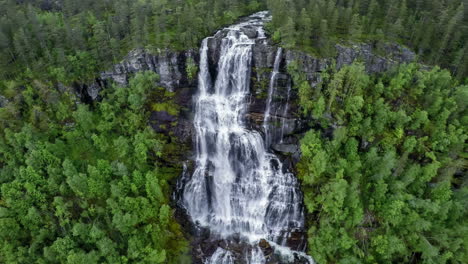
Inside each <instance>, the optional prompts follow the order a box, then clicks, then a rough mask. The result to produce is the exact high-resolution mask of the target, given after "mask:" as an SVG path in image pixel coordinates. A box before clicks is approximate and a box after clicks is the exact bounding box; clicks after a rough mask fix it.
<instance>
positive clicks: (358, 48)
mask: <svg viewBox="0 0 468 264" xmlns="http://www.w3.org/2000/svg"><path fill="white" fill-rule="evenodd" d="M242 30H243V31H244V33H245V34H246V35H248V36H249V37H251V38H255V37H256V36H257V34H258V32H257V31H255V30H250V31H249V28H248V27H247V28H244V29H242ZM225 33H226V32H225V31H223V30H221V31H219V32H218V33H217V34H216V35H215V36H214V37H213V38H211V39H210V40H209V43H208V46H209V50H210V52H209V60H210V65H212V66H211V68H210V72H211V73H212V75H215V73H216V72H217V64H216V62H217V61H218V58H219V56H220V47H221V39H222V38H223V37H224V35H225ZM335 47H336V50H337V53H336V54H337V55H336V56H335V57H334V58H316V57H314V56H311V55H308V54H306V53H303V52H299V51H294V50H284V51H283V52H282V55H281V58H280V60H281V61H280V68H279V74H278V75H277V77H276V81H275V87H274V89H273V91H274V93H273V94H272V100H271V110H270V115H271V118H270V120H271V121H270V123H271V124H270V125H269V129H270V130H271V133H272V134H273V141H272V148H273V149H274V150H275V151H278V152H280V153H283V154H286V156H288V157H291V158H292V159H291V161H292V162H294V161H297V159H298V158H299V155H300V153H299V148H298V144H297V142H298V135H300V134H301V133H303V132H304V131H305V130H306V129H307V126H306V122H305V121H304V120H301V118H300V115H299V112H298V106H297V93H296V89H294V83H293V82H292V79H291V77H290V75H289V74H288V73H287V70H286V69H287V65H289V64H290V63H291V62H293V61H295V62H296V63H297V64H298V67H299V70H301V71H303V72H304V74H305V76H306V77H307V80H308V81H309V82H310V84H311V86H312V87H315V86H316V85H317V84H318V83H319V82H320V81H321V72H323V71H324V70H325V69H327V67H330V66H331V65H332V61H333V60H335V62H336V64H335V65H336V67H337V68H338V69H339V68H341V67H343V66H345V65H349V64H351V63H353V62H354V61H361V62H363V63H364V65H365V67H366V70H367V72H369V73H379V72H383V71H386V70H388V69H390V68H391V67H392V66H394V65H397V64H400V63H409V62H412V61H414V60H415V54H414V53H413V52H412V51H410V50H409V49H407V48H405V47H401V46H399V45H396V44H388V45H386V46H384V47H383V50H384V52H383V53H384V54H385V56H383V55H379V54H378V53H377V52H376V51H375V50H376V49H375V48H374V47H373V46H372V45H371V44H355V45H352V46H343V45H336V46H335ZM277 50H278V47H277V46H275V45H274V44H273V43H272V42H271V41H270V40H269V39H266V40H257V41H256V44H255V45H254V47H253V54H252V56H253V57H252V59H253V61H252V62H253V67H252V76H251V95H250V111H249V113H248V115H249V120H250V121H251V122H250V125H251V126H252V127H254V128H256V129H258V130H259V131H262V130H263V128H262V122H263V119H264V113H265V108H266V102H267V97H268V88H269V81H270V77H271V71H272V69H273V64H274V61H275V57H276V52H277ZM190 58H191V59H192V60H193V61H194V62H195V63H198V61H199V54H198V51H196V50H187V51H179V52H176V51H170V50H163V51H161V52H159V53H157V54H150V53H148V52H146V51H144V50H142V49H136V50H134V51H132V52H130V53H129V54H128V56H127V57H126V58H125V59H124V60H123V61H122V62H120V63H119V64H116V65H114V67H112V69H110V70H108V71H105V72H102V73H101V74H100V77H99V78H98V79H97V80H96V83H94V84H91V85H88V86H82V87H79V91H80V93H81V94H82V95H84V97H86V98H88V99H90V100H97V99H99V92H100V91H101V89H103V87H105V85H106V83H108V82H109V81H113V82H115V83H117V84H121V85H125V84H127V82H128V80H129V78H130V77H131V76H132V75H133V74H135V73H136V72H139V71H145V70H150V71H154V72H156V73H157V74H158V75H159V76H160V79H159V81H158V83H157V85H158V86H162V87H164V88H166V89H167V90H169V91H171V92H174V93H175V98H174V101H175V103H176V104H178V105H180V106H181V107H182V109H183V111H181V112H180V114H179V116H177V117H176V116H171V115H170V114H169V113H167V112H164V111H159V112H154V113H153V114H152V116H151V123H152V125H153V127H154V128H155V129H156V130H157V131H158V132H168V133H171V134H173V135H176V136H177V137H178V138H179V139H180V141H181V142H190V138H191V136H192V135H191V131H192V129H191V128H189V127H187V126H191V122H190V121H191V109H192V99H191V98H192V96H193V93H195V92H196V87H197V80H196V78H193V79H189V78H188V76H187V61H188V60H189V59H190ZM176 121H177V123H178V124H177V126H175V127H173V126H167V124H169V123H175V122H176ZM162 127H164V129H166V130H171V131H164V129H163V128H162Z"/></svg>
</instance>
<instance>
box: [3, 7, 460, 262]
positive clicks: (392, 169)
mask: <svg viewBox="0 0 468 264" xmlns="http://www.w3.org/2000/svg"><path fill="white" fill-rule="evenodd" d="M266 8H268V9H269V10H270V11H271V13H272V15H273V19H272V21H271V23H269V24H268V30H269V32H270V33H271V35H272V38H273V40H274V41H276V42H277V43H278V44H279V45H281V46H284V47H286V48H291V49H300V50H303V51H306V52H309V53H314V54H315V55H318V56H332V55H334V52H335V49H334V45H335V44H336V43H338V42H339V43H345V44H349V43H353V42H370V43H372V44H373V45H374V46H375V47H376V48H377V49H376V50H378V49H379V47H380V46H381V45H382V44H383V43H384V42H397V43H400V44H403V45H407V46H409V47H410V48H412V49H413V50H414V51H415V52H416V53H417V54H418V56H419V58H420V59H421V60H422V61H423V62H424V63H426V64H431V65H440V66H441V67H443V68H445V69H447V70H441V69H440V68H438V67H435V68H433V69H430V67H422V66H420V65H417V64H411V65H403V66H401V67H399V68H398V69H395V70H393V71H390V72H388V73H385V74H383V75H381V76H370V75H368V74H366V73H365V71H364V69H363V66H362V65H360V64H354V65H351V66H346V67H344V68H342V69H340V70H339V71H335V70H334V68H333V67H330V68H329V69H328V71H327V72H323V73H321V76H322V77H323V78H322V79H323V81H322V82H321V83H320V84H318V86H317V87H311V86H310V85H309V82H308V81H307V80H306V78H305V76H303V74H302V73H301V72H298V70H297V67H294V64H291V67H290V69H289V70H290V73H291V75H292V76H293V79H294V88H295V89H297V91H298V94H299V104H300V106H301V110H302V113H301V114H302V115H303V117H304V118H305V119H308V120H311V123H313V124H314V127H320V129H314V130H311V131H308V132H307V133H306V134H305V136H304V138H303V139H302V141H301V150H302V154H303V156H302V159H301V161H300V163H299V164H298V168H297V172H298V177H299V178H300V180H301V182H302V186H303V191H304V195H305V204H306V207H307V208H306V209H307V211H308V215H307V226H308V227H309V230H308V237H309V241H308V245H309V248H308V251H309V253H310V254H311V256H313V257H314V258H315V259H316V260H317V262H318V263H466V260H467V259H468V255H467V252H466V248H468V240H467V238H468V230H467V225H468V223H467V218H468V215H467V207H466V204H467V200H468V189H467V177H466V175H467V171H466V170H467V160H466V159H467V157H468V156H467V154H466V140H467V131H466V128H467V127H468V115H467V102H468V86H467V85H466V83H467V82H466V79H465V78H466V77H467V76H468V46H467V45H468V44H467V43H468V1H467V0H415V1H408V0H335V1H325V0H294V1H292V0H265V1H264V0H258V1H255V0H253V1H251V0H229V1H219V0H175V1H169V0H139V1H135V0H109V1H96V0H81V1H77V0H57V1H50V0H28V1H26V0H0V263H83V264H92V263H187V261H188V262H189V259H187V256H186V252H187V250H188V249H187V241H186V239H185V238H184V236H183V235H182V232H181V228H180V226H179V225H178V224H177V222H176V221H175V219H174V216H173V213H174V212H173V209H171V207H170V198H169V195H170V191H171V188H172V187H173V186H171V185H170V184H171V183H173V180H174V178H175V177H177V176H178V175H179V173H180V170H179V169H180V168H178V167H177V166H176V167H174V166H173V165H174V162H168V159H170V158H171V157H168V156H170V155H171V154H172V153H171V151H169V150H168V149H177V148H179V146H174V145H173V143H169V140H168V138H167V137H166V136H163V135H160V134H157V133H155V132H154V131H153V130H152V129H150V128H149V126H148V116H149V111H151V110H155V111H159V110H164V111H167V112H169V113H170V114H173V113H174V114H177V113H178V112H177V111H178V108H177V106H174V104H173V103H171V102H169V101H170V97H171V96H172V95H168V96H161V95H162V94H163V93H164V94H169V92H165V90H164V89H163V88H160V87H155V85H154V83H155V80H156V79H157V78H158V76H156V75H155V74H154V73H150V72H143V73H138V74H136V76H134V77H133V78H132V79H131V81H130V83H129V85H128V87H118V86H113V85H112V84H109V87H107V88H106V89H104V91H103V94H102V101H99V102H92V103H89V104H85V103H82V102H80V101H79V99H78V98H76V96H75V95H74V94H72V91H71V89H69V88H67V87H69V86H72V84H75V83H78V84H86V83H90V82H92V81H93V80H94V78H95V77H96V76H97V75H98V73H99V72H100V71H102V70H104V69H106V68H107V67H109V66H110V65H112V64H113V63H116V62H118V61H120V60H121V59H122V57H123V56H124V55H125V54H127V53H128V51H129V50H131V49H134V48H144V49H147V50H149V51H151V52H154V53H156V52H158V51H159V50H161V49H166V48H169V49H173V50H184V49H190V48H196V47H197V46H198V45H199V42H200V40H201V39H202V38H203V37H206V36H207V35H211V34H212V33H213V31H215V30H216V29H218V28H219V27H221V26H222V25H225V24H230V23H232V22H234V21H235V20H236V19H237V18H238V17H239V16H243V15H247V14H250V13H253V12H255V11H259V10H262V9H266ZM196 73H197V66H196V64H195V62H194V61H193V60H192V61H189V62H188V65H187V75H188V77H189V78H191V79H193V78H196ZM463 79H465V81H464V82H463ZM463 83H465V84H463ZM156 97H157V98H158V100H159V101H158V100H153V99H154V98H156ZM161 98H162V99H161ZM171 111H172V112H171Z"/></svg>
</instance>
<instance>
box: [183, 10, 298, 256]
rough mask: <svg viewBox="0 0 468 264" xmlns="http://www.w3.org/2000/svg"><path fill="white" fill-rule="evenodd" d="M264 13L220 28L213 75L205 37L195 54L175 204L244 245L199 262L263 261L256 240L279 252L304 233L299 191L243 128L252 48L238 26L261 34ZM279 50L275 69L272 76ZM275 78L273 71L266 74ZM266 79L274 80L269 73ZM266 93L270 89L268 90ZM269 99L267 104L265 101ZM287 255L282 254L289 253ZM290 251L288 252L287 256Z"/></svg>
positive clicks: (259, 138) (258, 140) (217, 233)
mask: <svg viewBox="0 0 468 264" xmlns="http://www.w3.org/2000/svg"><path fill="white" fill-rule="evenodd" d="M265 19H266V12H261V13H257V14H255V15H253V16H252V19H250V20H248V21H246V22H244V23H241V24H237V25H234V26H231V27H229V28H227V29H224V31H225V32H227V33H226V34H225V37H223V38H222V40H221V44H220V45H221V47H220V56H219V61H218V62H217V74H216V76H211V75H210V71H209V66H210V62H209V54H210V49H209V45H208V43H209V40H210V39H212V38H213V37H209V38H206V39H204V40H203V42H202V46H201V49H200V71H199V75H198V93H197V95H196V96H195V98H194V105H195V106H194V111H195V116H194V127H195V132H196V138H195V151H196V157H195V168H194V171H193V174H192V175H189V176H188V179H186V181H185V183H184V187H183V193H182V204H183V206H184V207H185V208H186V210H187V212H188V214H189V216H190V218H191V220H192V222H193V223H194V224H195V225H197V226H199V227H203V228H206V229H208V230H209V231H210V235H211V236H212V237H216V238H220V239H225V240H229V239H231V238H232V237H237V238H240V239H241V240H242V241H244V242H245V243H247V244H249V245H251V246H250V248H249V250H245V251H244V253H243V256H241V258H239V256H235V255H236V254H234V253H233V252H231V251H229V249H223V248H221V247H219V248H217V250H216V251H215V252H214V253H213V254H212V255H211V256H209V258H208V259H207V260H206V262H205V263H207V264H212V263H217V264H223V263H224V264H230V263H234V262H235V263H238V262H236V258H237V261H241V262H240V263H250V264H261V263H265V261H266V259H265V256H264V255H263V252H262V250H261V248H260V247H259V246H258V242H259V241H260V240H261V239H265V240H267V241H271V243H272V244H275V245H278V246H279V247H281V246H285V245H286V240H287V239H288V237H289V236H290V234H291V232H292V231H294V230H303V228H304V213H303V208H302V193H301V192H300V190H299V187H298V182H297V179H296V178H295V177H294V175H293V174H292V173H290V172H288V171H287V169H286V168H284V167H283V164H282V162H281V161H280V160H279V159H278V157H277V156H275V155H274V154H272V153H270V152H269V151H268V149H267V145H266V144H265V139H264V138H263V137H262V135H261V133H259V132H258V131H255V130H251V129H249V128H248V126H247V125H246V120H245V116H246V112H247V107H248V102H247V98H248V96H249V94H250V76H251V72H250V69H251V64H252V49H253V45H254V44H255V41H256V40H258V39H260V38H262V37H263V36H262V34H257V36H259V37H256V38H249V37H248V36H247V35H246V34H245V33H243V31H242V28H243V27H244V26H249V27H254V28H256V29H257V31H258V32H260V33H261V32H263V31H262V30H263V29H262V25H263V22H264V20H265ZM280 57H281V49H279V50H278V53H277V59H276V61H277V62H275V69H276V71H278V67H279V60H280ZM273 74H274V73H273ZM272 78H273V76H272ZM271 89H272V88H271ZM269 100H270V101H271V99H269ZM288 250H289V249H288ZM291 252H292V251H291Z"/></svg>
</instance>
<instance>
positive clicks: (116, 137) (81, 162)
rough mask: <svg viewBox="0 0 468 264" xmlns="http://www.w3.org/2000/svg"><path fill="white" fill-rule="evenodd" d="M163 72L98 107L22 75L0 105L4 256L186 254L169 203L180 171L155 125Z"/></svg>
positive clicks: (123, 258) (138, 259)
mask: <svg viewBox="0 0 468 264" xmlns="http://www.w3.org/2000/svg"><path fill="white" fill-rule="evenodd" d="M156 78H157V76H156V74H154V73H153V72H144V73H138V74H136V76H135V77H134V78H133V79H131V80H130V84H129V87H109V88H108V89H106V90H105V93H106V94H105V95H104V97H103V98H104V99H103V101H102V102H99V103H95V104H94V105H90V106H87V105H82V104H78V105H76V104H75V103H74V102H75V100H76V99H75V98H73V97H72V96H71V95H70V94H67V93H64V94H59V93H58V92H57V91H55V90H54V89H51V88H48V87H47V84H46V83H41V82H39V81H37V80H36V81H35V80H28V81H25V82H24V83H22V84H18V85H19V87H21V86H23V85H25V86H26V88H25V89H21V88H17V89H18V90H17V92H18V95H17V96H16V97H14V98H11V100H12V101H10V102H9V103H8V105H7V107H6V108H1V109H0V110H1V111H2V115H3V118H4V119H5V120H4V121H5V122H2V123H1V126H2V129H1V131H2V133H1V137H0V163H1V164H2V167H1V169H0V183H1V188H0V248H1V250H0V262H1V263H180V261H182V260H183V259H186V257H185V255H186V251H187V242H186V240H185V238H184V237H183V235H182V233H181V229H180V226H179V225H178V224H177V223H176V222H175V219H174V217H173V210H172V209H171V208H170V206H169V195H170V191H171V188H170V186H169V184H168V181H169V180H171V179H172V178H174V177H176V176H177V175H178V174H179V173H180V171H179V170H177V169H173V170H172V171H170V170H169V171H168V169H167V168H165V167H164V166H165V165H164V164H159V162H158V159H157V157H158V156H160V155H161V151H162V150H163V149H164V148H165V144H166V143H165V142H164V141H163V140H162V137H161V136H160V135H158V134H156V133H155V132H153V130H152V129H150V128H149V127H148V125H147V120H148V118H149V112H148V110H147V108H148V99H147V95H149V94H151V93H154V92H155V91H157V89H156V88H154V81H155V80H156ZM12 85H13V84H12ZM12 89H14V88H12ZM21 91H22V92H21ZM160 92H161V91H160ZM51 100H58V102H60V103H59V104H54V103H51ZM8 107H11V108H12V109H9V110H8ZM59 111H60V113H59ZM23 117H24V119H23ZM14 120H16V121H17V122H9V121H14ZM168 172H169V173H168Z"/></svg>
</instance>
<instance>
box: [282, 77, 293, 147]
mask: <svg viewBox="0 0 468 264" xmlns="http://www.w3.org/2000/svg"><path fill="white" fill-rule="evenodd" d="M290 96H291V83H290V82H289V83H288V92H287V95H286V105H285V106H284V110H283V119H282V121H281V136H280V143H282V142H283V137H284V128H285V126H286V115H287V113H288V110H289V98H290Z"/></svg>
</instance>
